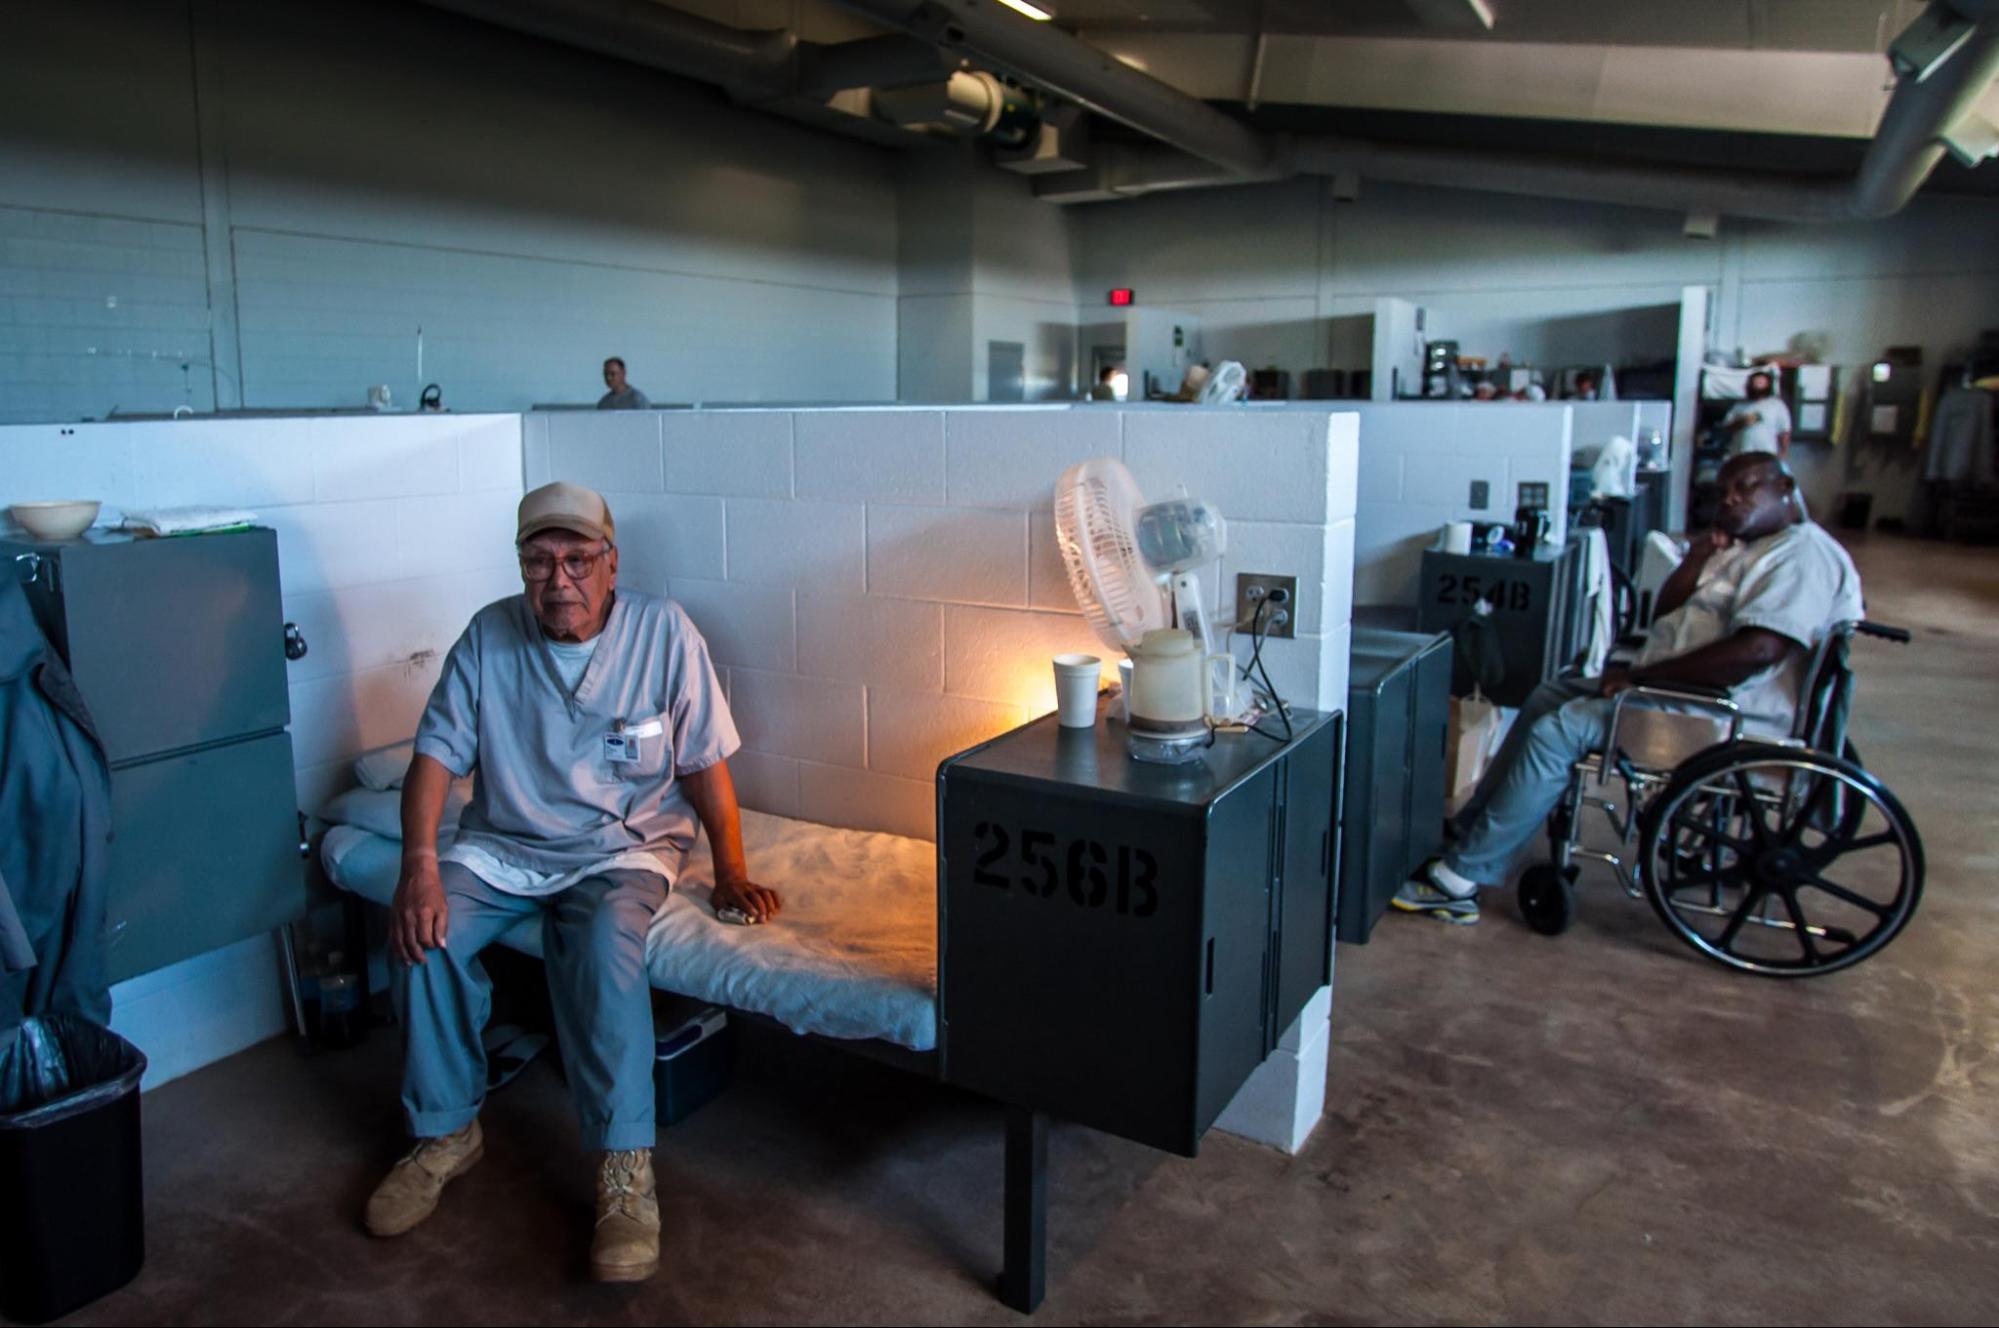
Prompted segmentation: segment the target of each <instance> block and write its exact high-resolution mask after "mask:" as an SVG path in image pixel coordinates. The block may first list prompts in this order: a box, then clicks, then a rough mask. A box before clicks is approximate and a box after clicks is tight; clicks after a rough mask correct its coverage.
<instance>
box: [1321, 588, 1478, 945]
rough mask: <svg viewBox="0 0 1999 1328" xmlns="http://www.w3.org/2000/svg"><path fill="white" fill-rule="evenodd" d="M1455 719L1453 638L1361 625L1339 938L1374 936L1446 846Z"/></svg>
mask: <svg viewBox="0 0 1999 1328" xmlns="http://www.w3.org/2000/svg"><path fill="white" fill-rule="evenodd" d="M1450 726H1451V638H1450V637H1449V636H1448V635H1447V634H1444V633H1424V632H1390V631H1384V630H1381V629H1379V628H1369V627H1357V628H1355V629H1354V634H1353V657H1352V664H1351V666H1350V668H1349V671H1348V674H1347V765H1346V815H1345V820H1344V823H1343V827H1342V830H1341V834H1342V836H1343V839H1344V843H1343V844H1342V846H1341V850H1340V908H1339V939H1341V940H1342V941H1349V942H1353V943H1355V944H1359V943H1363V942H1365V941H1366V940H1367V938H1368V935H1369V933H1371V932H1372V931H1373V930H1374V924H1375V923H1376V922H1377V921H1378V920H1379V919H1380V917H1381V915H1382V913H1383V911H1385V910H1386V909H1387V908H1388V901H1389V899H1390V898H1391V897H1392V896H1393V895H1394V894H1395V891H1396V888H1397V887H1398V886H1400V885H1401V884H1402V882H1404V881H1405V880H1407V879H1408V878H1409V875H1410V873H1411V872H1413V871H1415V870H1416V869H1417V868H1418V867H1419V866H1421V865H1422V864H1423V862H1424V860H1425V859H1427V858H1428V857H1430V855H1431V854H1433V853H1435V852H1436V851H1437V846H1438V843H1439V842H1440V840H1441V839H1442V837H1443V829H1444V749H1445V745H1446V743H1447V741H1448V739H1449V736H1450Z"/></svg>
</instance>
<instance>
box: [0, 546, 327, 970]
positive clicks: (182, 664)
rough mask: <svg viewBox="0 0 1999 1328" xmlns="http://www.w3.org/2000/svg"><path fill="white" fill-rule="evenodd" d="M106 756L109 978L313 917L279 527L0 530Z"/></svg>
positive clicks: (6, 553) (5, 557) (9, 560)
mask: <svg viewBox="0 0 1999 1328" xmlns="http://www.w3.org/2000/svg"><path fill="white" fill-rule="evenodd" d="M0 568H11V569H12V573H13V574H14V575H16V576H18V577H20V578H21V580H22V581H23V583H24V585H25V588H26V590H27V592H28V601H29V604H30V605H31V606H32V607H33V609H34V613H35V617H36V619H37V621H39V622H40V623H41V625H42V630H43V631H44V632H45V633H47V635H48V637H49V640H50V642H51V643H52V644H54V646H55V647H56V649H57V651H58V652H59V653H60V654H61V655H62V656H63V659H64V661H65V662H66V663H67V664H68V666H69V670H70V673H71V675H72V676H74V678H75V679H76V684H77V689H78V690H79V691H80V692H82V694H83V699H84V703H85V704H86V705H88V706H89V707H90V714H91V718H92V719H93V720H94V721H95V723H96V726H97V730H98V733H99V735H100V736H101V737H102V739H103V741H104V746H105V750H106V753H107V755H108V756H109V758H110V761H111V811H112V843H111V855H110V876H111V879H110V882H109V900H110V902H109V911H108V915H107V917H106V928H107V933H108V940H109V943H110V949H109V951H108V956H107V965H108V968H109V975H110V978H111V980H112V981H114V982H116V981H120V980H122V979H124V978H128V977H132V976H134V975H135V974H139V973H145V972H150V971H152V970H153V969H156V968H161V967H164V966H165V965H167V964H171V963H175V962H177V961H179V960H182V959H187V958H190V957H192V956H194V955H197V954H202V953H205V952H206V951H209V950H213V949H216V948H217V947H219V946H223V945H227V944H230V943H232V942H234V941H239V940H242V939H244V938H245V937H248V936H253V935H256V934H258V933H259V932H264V931H269V930H270V929H272V928H274V927H276V926H277V925H279V924H280V923H283V922H287V921H291V920H293V919H296V918H298V917H300V916H302V915H303V914H304V912H305V909H306V883H305V873H304V870H303V868H302V866H301V863H300V860H299V855H298V810H297V794H296V792H295V791H294V781H293V773H292V755H291V737H290V735H289V734H287V733H286V732H285V726H286V725H287V724H288V723H289V722H290V720H291V703H290V694H289V691H288V684H287V679H286V676H285V623H284V609H283V601H282V600H281V598H280V596H279V591H278V546H277V536H276V534H275V533H274V532H273V531H270V530H267V529H262V528H256V529H250V530H243V531H232V532H224V533H217V534H210V535H197V536H185V537H178V538H170V539H135V538H133V537H131V536H128V535H121V534H113V533H109V532H104V531H91V532H88V533H87V534H86V535H85V536H84V537H83V538H81V539H75V540H61V541H54V542H30V541H0Z"/></svg>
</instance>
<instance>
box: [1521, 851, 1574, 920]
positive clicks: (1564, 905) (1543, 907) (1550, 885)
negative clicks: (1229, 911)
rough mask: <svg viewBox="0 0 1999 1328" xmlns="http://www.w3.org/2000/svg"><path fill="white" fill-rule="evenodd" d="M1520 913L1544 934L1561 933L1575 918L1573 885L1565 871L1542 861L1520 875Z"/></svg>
mask: <svg viewBox="0 0 1999 1328" xmlns="http://www.w3.org/2000/svg"><path fill="white" fill-rule="evenodd" d="M1518 897H1519V900H1520V916H1521V917H1523V918H1525V919H1526V920H1527V925H1528V926H1530V927H1532V928H1533V929H1534V930H1535V931H1538V932H1540V933H1541V934H1542V935H1543V936H1560V935H1561V934H1562V933H1563V932H1565V931H1567V930H1568V929H1569V926H1570V924H1571V923H1573V922H1574V921H1575V920H1576V887H1575V884H1574V882H1572V881H1570V880H1569V877H1568V873H1566V872H1564V871H1562V869H1561V868H1559V867H1557V866H1555V865H1554V864H1553V863H1549V862H1541V863H1536V864H1535V865H1534V866H1532V867H1529V868H1528V869H1527V870H1526V871H1524V872H1522V873H1521V874H1520V888H1519V892H1518Z"/></svg>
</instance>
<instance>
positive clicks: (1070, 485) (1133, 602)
mask: <svg viewBox="0 0 1999 1328" xmlns="http://www.w3.org/2000/svg"><path fill="white" fill-rule="evenodd" d="M1138 505H1139V493H1138V484H1137V482H1136V481H1134V480H1133V479H1132V477H1131V472H1130V471H1128V470H1126V469H1125V468H1124V466H1123V465H1122V464H1121V463H1119V462H1117V461H1114V460H1111V459H1109V458H1102V459H1099V460H1096V461H1086V462H1083V463H1082V464H1081V465H1077V466H1072V467H1070V468H1069V470H1068V471H1066V472H1065V473H1064V474H1063V476H1062V479H1061V482H1060V483H1059V484H1058V485H1057V486H1056V491H1055V539H1056V543H1057V544H1058V545H1059V546H1060V547H1061V550H1062V562H1063V565H1064V566H1065V567H1066V568H1067V569H1068V572H1069V588H1070V589H1071V590H1072V591H1073V592H1074V593H1075V596H1076V603H1077V604H1078V605H1079V606H1080V607H1081V608H1082V610H1083V616H1084V617H1085V618H1086V619H1087V620H1088V621H1089V624H1090V627H1091V629H1092V630H1093V631H1095V632H1096V634H1097V635H1098V636H1099V637H1100V638H1102V640H1103V641H1104V643H1105V644H1106V645H1109V646H1111V647H1112V648H1113V649H1119V650H1123V649H1127V648H1129V647H1131V646H1133V645H1136V644H1137V643H1138V641H1139V640H1140V638H1142V637H1143V636H1144V635H1145V633H1146V631H1147V630H1148V629H1150V628H1154V627H1162V626H1164V625H1165V621H1166V613H1165V600H1164V597H1163V596H1162V594H1161V592H1160V589H1159V586H1158V583H1157V582H1156V581H1154V580H1153V578H1152V576H1151V574H1150V573H1149V572H1148V570H1147V569H1146V566H1145V563H1144V560H1143V559H1141V558H1140V557H1139V555H1138V544H1137V539H1136V532H1135V530H1134V518H1135V515H1136V512H1137V508H1138Z"/></svg>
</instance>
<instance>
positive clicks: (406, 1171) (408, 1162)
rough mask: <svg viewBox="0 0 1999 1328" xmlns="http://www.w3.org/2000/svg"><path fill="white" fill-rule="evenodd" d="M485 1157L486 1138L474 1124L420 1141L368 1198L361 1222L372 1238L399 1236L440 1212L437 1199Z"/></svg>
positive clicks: (390, 1169) (475, 1123) (475, 1122)
mask: <svg viewBox="0 0 1999 1328" xmlns="http://www.w3.org/2000/svg"><path fill="white" fill-rule="evenodd" d="M485 1154H486V1136H485V1135H483V1134H481V1133H480V1132H479V1122H478V1121H476V1120H475V1121H473V1122H472V1123H471V1124H470V1125H468V1126H466V1127H465V1128H464V1129H462V1130H460V1131H458V1133H456V1134H447V1135H443V1136H441V1137H439V1138H436V1139H423V1140H419V1141H418V1143H417V1146H416V1147H415V1148H412V1149H410V1151H409V1156H407V1157H405V1158H404V1159H403V1160H402V1161H400V1162H398V1163H396V1164H395V1166H393V1167H391V1168H389V1174H388V1175H387V1176H385V1177H383V1178H382V1183H381V1184H380V1185H377V1186H376V1187H375V1192H374V1193H373V1194H371V1195H369V1196H368V1211H367V1214H366V1215H365V1216H364V1217H363V1218H362V1222H363V1224H364V1225H366V1226H367V1228H368V1234H369V1235H371V1236H400V1235H402V1234H403V1233H404V1232H405V1231H408V1230H409V1229H410V1228H411V1227H413V1226H415V1225H416V1224H417V1223H419V1222H421V1221H423V1220H424V1219H425V1218H426V1217H429V1216H430V1215H431V1214H432V1213H434V1212H436V1211H437V1197H438V1196H439V1195H440V1194H443V1193H444V1187H445V1185H446V1184H448V1183H449V1182H451V1181H454V1180H456V1179H457V1178H458V1177H460V1176H462V1175H464V1174H465V1173H466V1172H468V1171H470V1170H471V1169H472V1168H473V1167H474V1166H475V1165H477V1163H478V1161H479V1159H480V1158H481V1157H484V1156H485Z"/></svg>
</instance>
